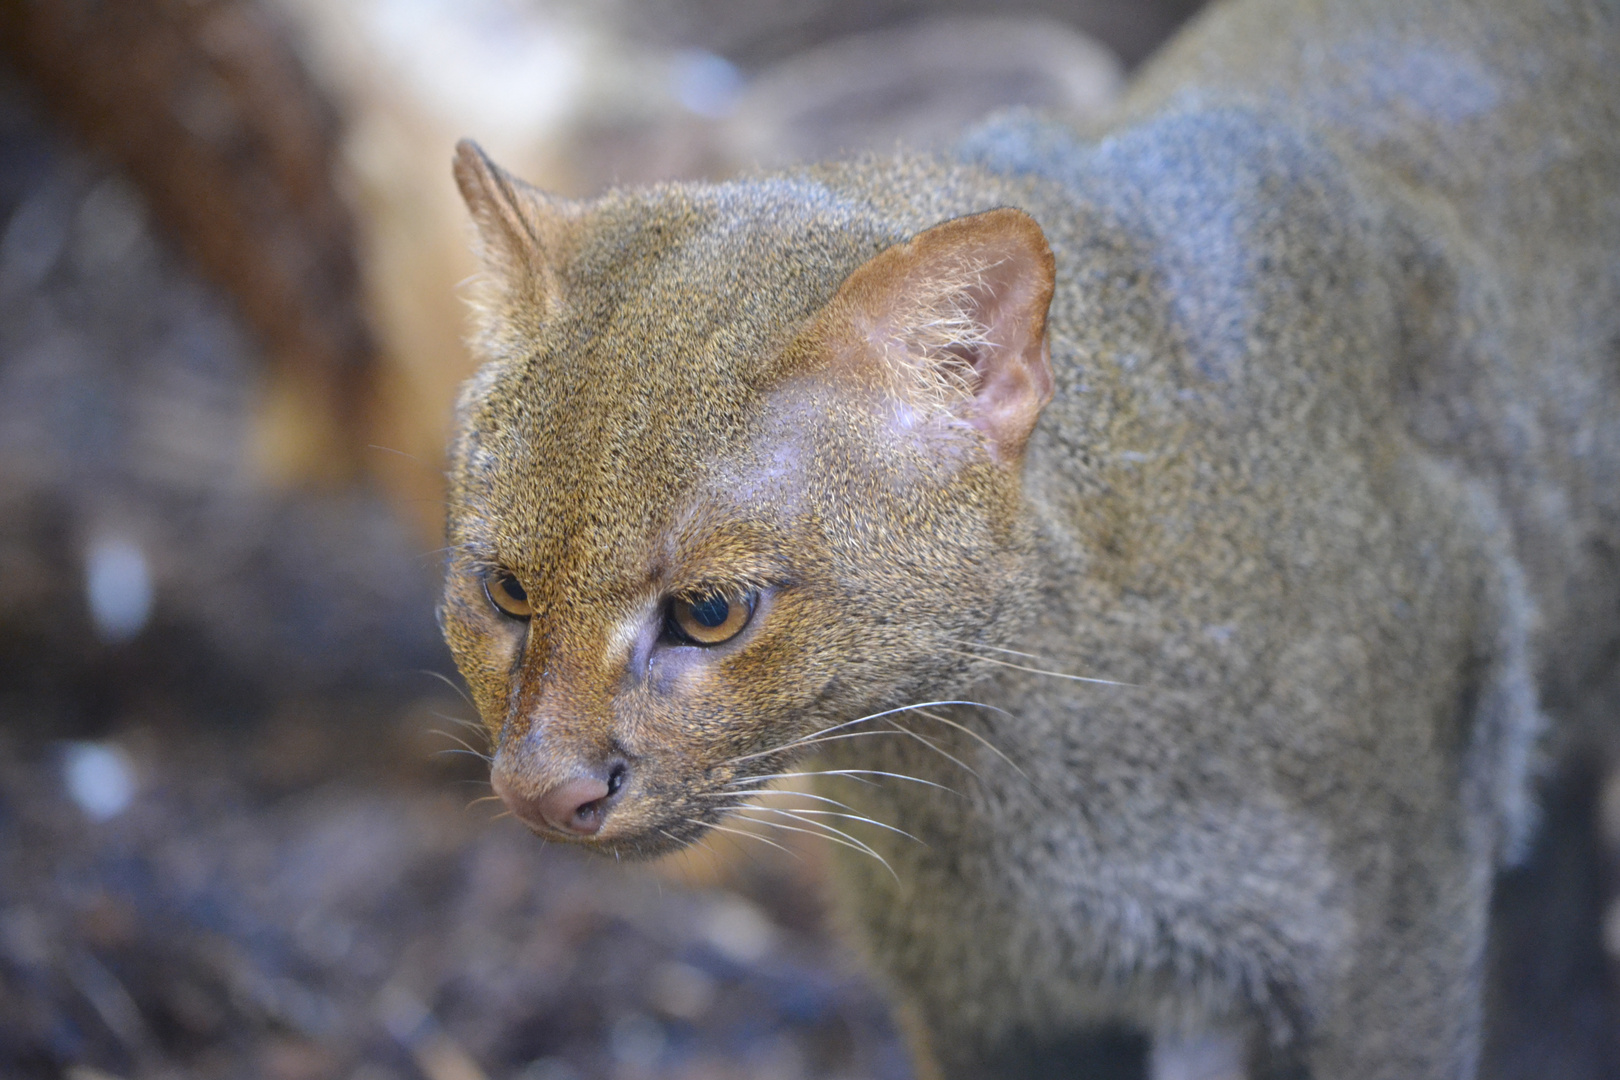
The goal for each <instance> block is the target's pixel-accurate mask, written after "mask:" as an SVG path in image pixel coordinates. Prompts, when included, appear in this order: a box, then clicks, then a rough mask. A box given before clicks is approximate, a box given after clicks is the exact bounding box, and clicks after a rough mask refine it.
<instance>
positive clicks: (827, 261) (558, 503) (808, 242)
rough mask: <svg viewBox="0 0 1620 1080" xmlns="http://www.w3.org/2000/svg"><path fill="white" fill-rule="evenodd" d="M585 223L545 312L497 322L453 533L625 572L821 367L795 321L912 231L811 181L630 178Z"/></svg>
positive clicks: (526, 554) (467, 442) (467, 441)
mask: <svg viewBox="0 0 1620 1080" xmlns="http://www.w3.org/2000/svg"><path fill="white" fill-rule="evenodd" d="M576 228H577V234H576V235H578V236H579V238H580V242H579V244H578V246H577V247H576V248H575V250H574V251H573V252H571V253H570V254H569V256H568V258H567V259H566V260H565V261H564V262H563V263H562V264H561V265H560V266H558V267H557V270H558V282H559V291H560V293H561V296H560V297H559V299H560V303H558V304H557V305H556V306H555V308H554V309H553V311H552V314H551V316H550V318H549V320H548V321H547V322H546V323H545V325H543V326H541V327H539V329H538V330H537V331H535V332H534V333H533V334H531V335H529V337H528V338H522V339H518V340H513V339H512V338H510V337H506V338H505V339H504V340H502V336H501V333H500V327H492V328H491V329H492V330H493V331H494V333H492V334H488V335H486V341H488V340H496V341H501V342H502V344H501V347H500V352H501V353H503V354H504V355H497V356H494V357H491V358H490V360H491V362H490V364H489V365H488V366H487V367H486V368H485V370H484V371H483V372H481V373H480V376H479V377H478V378H476V379H475V380H474V381H473V383H472V384H470V385H469V387H468V390H467V392H466V395H465V396H464V398H463V402H462V418H461V419H462V436H461V439H460V442H459V445H458V448H457V450H458V452H457V455H456V456H457V461H456V464H455V468H456V469H457V471H458V473H459V474H460V476H459V479H460V480H461V481H462V483H461V484H460V485H459V486H460V489H461V491H462V493H463V497H464V498H466V499H468V500H469V501H470V502H472V503H473V504H474V505H470V506H467V507H464V508H463V509H464V512H463V513H461V514H458V515H456V517H457V518H458V519H459V520H458V522H456V523H453V530H454V531H456V532H461V533H463V535H459V536H456V537H455V540H456V541H457V542H459V543H463V544H470V545H472V546H474V547H477V548H480V549H483V550H482V551H481V554H482V555H483V557H485V558H489V559H498V560H501V561H504V562H506V563H507V564H508V565H513V566H514V567H521V566H523V565H524V564H525V563H532V562H537V561H540V560H542V559H544V560H545V561H547V562H548V563H551V564H555V563H556V561H557V560H558V559H559V558H561V559H564V560H567V559H568V555H567V553H568V552H569V551H570V550H572V551H574V552H578V553H579V555H580V556H581V558H580V562H581V563H582V564H583V563H584V562H585V561H587V560H586V559H585V558H584V556H585V555H586V554H587V553H589V554H590V556H591V558H590V560H589V561H590V562H592V563H594V564H597V565H601V569H602V570H603V571H607V572H610V573H611V570H610V567H609V566H607V565H602V564H604V563H608V562H617V561H622V562H623V563H624V565H625V568H628V567H629V566H632V565H635V564H638V563H644V556H645V545H646V543H647V541H648V540H649V538H650V537H652V536H653V535H654V534H655V533H656V532H657V531H658V529H659V528H660V526H661V525H663V524H665V519H666V518H667V516H668V514H669V513H670V512H671V511H672V509H673V507H674V504H676V503H677V502H678V501H679V498H680V495H681V494H682V493H684V492H686V491H688V490H690V489H691V487H692V486H693V485H694V484H695V483H696V482H697V480H699V479H700V478H701V477H702V476H703V475H704V471H705V469H706V468H707V467H709V466H710V464H711V463H713V462H714V461H716V460H717V459H720V458H724V457H726V456H727V455H728V453H729V452H731V451H733V450H735V449H736V448H738V447H739V446H740V445H741V444H742V443H743V442H744V441H745V439H746V436H747V434H748V432H749V430H750V427H751V425H752V423H753V422H754V420H755V419H756V418H757V413H758V410H759V407H760V403H761V399H762V395H763V394H764V393H765V392H767V391H768V390H769V389H770V388H771V387H773V386H774V385H777V384H778V383H780V382H781V380H782V379H784V378H786V377H788V376H790V375H792V374H794V373H795V366H796V364H802V361H803V358H801V357H795V356H794V355H792V351H791V350H790V349H788V346H789V345H790V344H791V342H792V340H793V337H794V335H795V333H796V332H797V331H799V330H801V329H803V328H804V326H805V324H806V323H807V321H808V320H809V318H810V317H811V316H812V315H813V314H814V313H815V312H816V311H817V310H818V309H819V308H820V307H821V306H822V305H823V304H824V303H825V302H826V301H827V300H828V299H830V298H831V296H832V295H833V293H834V292H835V291H836V290H837V288H838V285H839V284H840V282H842V281H843V279H844V278H845V277H846V276H847V275H848V274H849V273H850V271H852V270H853V269H854V268H855V267H857V266H859V265H860V264H861V263H862V262H864V261H866V260H867V259H868V258H870V257H871V256H872V255H874V254H876V253H877V252H878V251H880V250H882V249H883V248H884V247H886V246H887V245H888V244H890V243H892V242H893V241H894V240H895V239H897V237H896V236H895V235H894V234H893V233H892V232H891V231H889V230H886V229H884V228H883V227H882V226H881V225H880V224H879V223H878V222H877V220H876V219H875V218H874V217H873V216H872V215H871V213H870V211H868V210H866V209H864V208H863V207H861V206H859V205H856V204H851V203H849V202H847V201H844V200H841V199H840V198H839V197H838V196H836V195H835V194H834V193H833V192H832V191H830V190H829V189H828V188H826V187H825V186H823V185H821V184H819V183H815V182H813V181H806V180H795V179H766V180H758V181H751V182H745V183H734V184H722V185H712V186H711V185H701V186H700V185H669V186H663V187H658V188H653V189H650V190H644V191H617V192H611V193H609V194H607V195H606V196H604V197H602V198H601V199H600V200H598V201H596V202H594V203H591V204H589V205H588V206H587V207H585V209H584V213H583V216H582V217H581V218H580V220H579V222H578V223H577V226H576ZM519 314H521V313H512V312H503V311H501V310H500V309H499V305H498V304H486V306H485V310H484V312H483V315H484V318H485V319H486V320H501V319H503V318H505V319H507V325H508V326H516V325H523V324H524V323H525V322H528V320H526V319H524V318H521V317H516V316H518V315H519ZM531 325H532V323H531ZM465 511H471V513H466V512H465ZM615 556H617V558H615Z"/></svg>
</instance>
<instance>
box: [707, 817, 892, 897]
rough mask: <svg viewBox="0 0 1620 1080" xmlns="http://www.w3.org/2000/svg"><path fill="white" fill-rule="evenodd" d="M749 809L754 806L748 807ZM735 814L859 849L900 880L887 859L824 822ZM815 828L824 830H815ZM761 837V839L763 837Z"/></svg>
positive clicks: (760, 823) (772, 826)
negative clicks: (796, 822)
mask: <svg viewBox="0 0 1620 1080" xmlns="http://www.w3.org/2000/svg"><path fill="white" fill-rule="evenodd" d="M749 809H754V808H753V807H749ZM759 809H764V807H760V808H759ZM737 816H738V817H739V818H741V819H742V820H743V821H752V822H753V823H754V824H756V825H764V826H765V827H766V828H768V829H783V830H785V831H787V832H796V833H804V834H805V835H806V836H819V837H821V838H822V839H823V840H830V841H832V842H833V843H835V844H841V845H843V846H844V847H847V848H849V849H850V850H851V851H859V852H860V853H861V854H863V855H870V856H872V858H874V859H876V860H877V861H878V862H880V863H882V864H883V869H885V870H887V871H888V872H889V874H890V875H891V876H892V877H893V878H894V880H895V881H896V882H897V883H898V882H899V881H900V875H899V874H896V873H895V872H894V867H892V866H890V865H889V860H887V859H885V858H884V857H883V856H882V855H879V854H878V853H877V852H876V851H874V850H873V849H872V848H870V847H868V846H867V845H865V844H863V843H861V842H860V841H859V840H856V839H855V838H854V837H852V836H849V835H848V834H847V833H843V832H840V831H839V830H837V829H834V828H833V827H832V826H831V825H828V824H825V823H824V822H820V821H803V822H802V824H805V825H815V826H817V828H816V829H803V828H799V827H798V826H795V825H784V824H782V823H781V822H780V821H761V820H760V819H759V818H751V817H744V816H743V815H742V814H741V813H739V814H738V815H737ZM795 820H801V819H795ZM817 829H822V830H826V831H824V832H822V831H817ZM835 834H836V835H835ZM761 839H763V837H762V838H761Z"/></svg>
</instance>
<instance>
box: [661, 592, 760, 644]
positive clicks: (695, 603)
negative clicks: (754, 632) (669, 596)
mask: <svg viewBox="0 0 1620 1080" xmlns="http://www.w3.org/2000/svg"><path fill="white" fill-rule="evenodd" d="M758 601H759V594H758V593H753V592H750V593H746V594H744V595H742V596H736V597H731V596H726V595H724V594H722V593H710V594H709V595H707V596H700V597H698V598H697V599H695V600H672V601H670V604H669V625H670V628H671V629H672V630H674V631H675V634H676V636H677V637H680V638H684V639H685V640H686V641H689V642H691V643H692V644H694V645H719V644H721V643H723V642H727V641H730V640H731V639H732V638H734V637H736V636H737V635H738V634H740V633H742V629H743V627H745V626H747V625H748V620H749V619H751V618H753V616H754V605H755V604H756V603H758Z"/></svg>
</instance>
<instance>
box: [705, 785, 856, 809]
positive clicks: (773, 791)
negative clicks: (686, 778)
mask: <svg viewBox="0 0 1620 1080" xmlns="http://www.w3.org/2000/svg"><path fill="white" fill-rule="evenodd" d="M739 795H740V796H742V797H743V798H745V799H752V798H753V797H754V796H756V795H790V796H794V797H796V798H800V799H813V800H815V801H816V802H823V803H827V804H829V805H831V806H837V807H840V808H842V809H844V810H849V811H851V812H853V811H854V809H855V808H854V807H853V806H850V805H849V804H848V803H841V802H839V801H838V800H837V799H829V798H828V797H827V796H825V795H816V794H813V793H811V792H808V791H787V790H785V789H783V788H759V789H758V790H755V791H736V790H723V791H699V792H697V793H696V794H695V795H693V796H692V797H693V798H695V799H735V798H737V797H738V796H739Z"/></svg>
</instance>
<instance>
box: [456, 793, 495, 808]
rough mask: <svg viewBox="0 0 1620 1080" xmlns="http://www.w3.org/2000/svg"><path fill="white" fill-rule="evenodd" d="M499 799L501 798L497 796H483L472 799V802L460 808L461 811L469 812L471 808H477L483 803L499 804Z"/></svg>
mask: <svg viewBox="0 0 1620 1080" xmlns="http://www.w3.org/2000/svg"><path fill="white" fill-rule="evenodd" d="M500 798H501V797H500V796H499V795H484V796H482V797H480V798H477V799H474V800H473V801H472V802H470V803H468V804H467V805H466V806H464V807H462V809H464V810H471V809H472V808H473V807H475V806H477V805H478V804H479V803H484V802H499V801H500Z"/></svg>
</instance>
